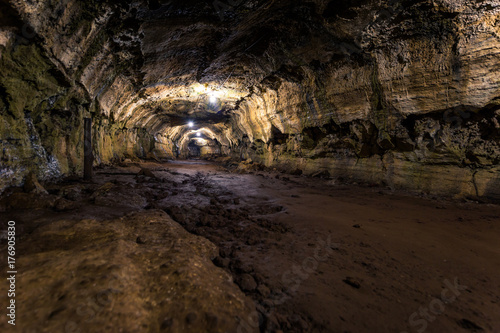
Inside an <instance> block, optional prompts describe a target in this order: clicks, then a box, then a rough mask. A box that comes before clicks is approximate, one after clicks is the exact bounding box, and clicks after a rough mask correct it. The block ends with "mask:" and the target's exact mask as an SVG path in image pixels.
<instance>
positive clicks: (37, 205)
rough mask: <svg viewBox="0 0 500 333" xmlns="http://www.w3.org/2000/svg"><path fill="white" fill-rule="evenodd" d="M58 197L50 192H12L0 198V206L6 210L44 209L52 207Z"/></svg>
mask: <svg viewBox="0 0 500 333" xmlns="http://www.w3.org/2000/svg"><path fill="white" fill-rule="evenodd" d="M57 199H58V197H57V196H55V195H50V194H37V193H23V192H18V193H12V194H11V195H9V196H8V197H4V198H2V199H1V202H0V206H2V207H4V209H5V210H6V211H9V210H13V209H23V210H24V209H45V208H52V207H54V205H55V203H56V201H57Z"/></svg>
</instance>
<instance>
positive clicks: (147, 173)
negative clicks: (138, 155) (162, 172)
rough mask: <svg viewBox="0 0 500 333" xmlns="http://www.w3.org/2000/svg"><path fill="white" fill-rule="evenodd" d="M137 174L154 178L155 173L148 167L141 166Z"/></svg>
mask: <svg viewBox="0 0 500 333" xmlns="http://www.w3.org/2000/svg"><path fill="white" fill-rule="evenodd" d="M137 175H138V176H145V177H150V178H156V176H155V174H154V173H153V172H152V171H151V170H149V169H148V168H143V167H141V171H139V173H138V174H137Z"/></svg>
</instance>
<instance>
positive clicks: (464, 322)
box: [457, 318, 484, 332]
mask: <svg viewBox="0 0 500 333" xmlns="http://www.w3.org/2000/svg"><path fill="white" fill-rule="evenodd" d="M457 323H458V325H459V326H460V327H462V328H465V329H466V330H471V331H473V332H483V331H484V329H483V328H482V327H481V326H479V325H477V324H476V323H474V322H472V321H470V320H468V319H465V318H464V319H461V320H459V321H458V322H457Z"/></svg>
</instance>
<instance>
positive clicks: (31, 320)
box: [0, 211, 255, 333]
mask: <svg viewBox="0 0 500 333" xmlns="http://www.w3.org/2000/svg"><path fill="white" fill-rule="evenodd" d="M18 243H19V244H18V247H19V249H18V262H17V270H18V272H19V274H18V275H17V281H16V282H17V286H18V293H17V295H16V296H17V298H16V305H17V314H18V316H17V318H16V319H17V320H16V327H15V328H16V331H17V332H65V333H66V332H67V333H69V332H236V331H238V326H239V325H240V321H241V320H242V318H246V317H247V316H248V314H249V313H251V312H253V311H255V308H254V306H253V304H252V303H251V301H249V300H248V299H246V298H245V295H244V294H243V293H242V292H241V291H240V290H239V289H238V287H237V286H236V285H235V284H234V283H233V282H232V278H231V276H230V275H229V274H228V273H226V272H225V271H223V270H222V269H220V268H217V267H216V266H215V265H214V264H213V263H212V262H211V259H212V258H214V257H215V256H216V255H217V254H218V250H217V247H216V246H215V245H213V244H212V243H211V242H209V241H208V240H206V239H204V238H201V237H198V236H194V235H192V234H189V233H188V232H187V231H185V230H184V229H183V228H182V227H181V226H180V225H178V224H177V223H176V222H174V221H173V220H172V219H170V217H169V216H168V215H167V214H165V213H164V212H161V211H148V212H138V213H133V214H129V215H127V216H125V217H123V218H120V219H117V220H106V221H97V220H82V221H69V220H61V221H57V222H53V223H49V224H46V225H44V226H42V227H40V228H38V229H36V230H35V231H34V232H33V233H32V234H30V235H28V236H26V237H24V238H21V239H19V241H18ZM2 252H6V251H2ZM2 255H3V254H2ZM4 259H6V258H3V259H2V262H6V260H4ZM2 286H3V287H2V290H6V289H5V288H4V287H6V286H5V282H3V284H2ZM3 303H4V302H3ZM11 328H12V327H10V325H9V327H7V323H6V321H5V320H2V321H1V322H0V331H2V332H8V331H10V329H11ZM245 329H247V330H248V327H246V328H245Z"/></svg>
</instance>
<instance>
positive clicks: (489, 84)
mask: <svg viewBox="0 0 500 333" xmlns="http://www.w3.org/2000/svg"><path fill="white" fill-rule="evenodd" d="M0 3H1V12H2V14H1V15H2V16H1V22H2V24H1V28H0V45H1V46H0V52H1V55H0V57H1V58H0V69H1V73H2V75H1V77H0V95H1V97H2V98H1V99H0V111H1V114H2V117H1V125H0V134H1V137H0V139H1V140H2V142H1V144H2V156H1V159H2V165H1V170H0V173H1V187H2V188H3V187H5V186H8V185H18V184H20V183H22V181H23V177H24V176H25V175H26V174H27V173H28V172H30V171H33V172H35V173H37V175H38V176H39V178H41V179H44V178H45V179H46V178H51V177H53V178H57V177H59V176H61V175H63V174H72V173H79V172H81V168H82V162H81V160H82V158H81V154H82V153H81V151H82V146H83V143H82V123H83V121H82V119H83V117H90V116H91V117H92V118H93V120H94V137H95V147H94V153H95V155H96V157H97V159H96V163H109V162H112V161H114V160H120V159H122V158H124V157H127V156H128V157H130V156H138V157H142V158H145V157H155V158H164V157H169V158H172V157H177V156H179V157H186V156H188V155H189V151H190V150H189V149H188V148H189V147H190V145H191V147H193V145H195V146H196V142H197V140H198V141H199V140H203V141H201V142H199V144H198V146H199V147H200V146H201V147H205V148H204V150H205V152H204V154H211V153H220V154H223V155H228V156H232V157H234V158H237V159H240V158H243V159H248V158H250V159H252V160H253V161H257V162H260V163H263V164H265V165H267V166H272V167H279V168H283V169H286V170H289V171H292V170H296V169H300V170H302V171H303V172H304V173H306V174H311V173H314V172H317V171H328V173H329V174H330V175H331V176H332V177H342V178H344V179H352V180H356V181H365V182H372V183H382V184H386V185H388V186H391V187H399V188H408V189H412V190H419V191H424V192H429V193H438V194H445V195H459V196H473V197H476V196H486V197H491V198H495V199H498V198H499V197H500V186H499V185H500V176H499V171H500V168H499V167H498V163H499V160H500V147H499V138H500V123H499V122H500V111H499V107H498V104H499V97H500V85H499V76H498V74H497V73H498V69H499V67H500V66H499V65H500V63H499V61H498V59H499V58H498V55H499V52H500V47H499V46H500V43H499V39H500V36H499V35H498V34H499V30H498V20H499V19H500V1H498V0H486V1H481V2H471V1H465V0H460V1H452V0H421V1H394V0H359V1H345V0H341V1H324V0H314V1H311V2H305V1H299V0H297V1H252V2H241V1H236V2H232V3H231V4H232V5H231V6H230V5H229V4H226V3H224V2H220V1H217V2H214V3H211V2H204V1H153V0H151V1H137V2H129V3H124V2H119V1H112V0H107V1H102V2H101V1H90V2H77V1H73V0H65V1H39V2H26V1H17V0H11V1H5V0H2V1H1V2H0ZM191 121H192V122H193V126H191V127H190V126H189V122H191ZM198 135H199V136H198ZM201 150H202V149H200V153H203V152H202V151H201Z"/></svg>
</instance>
